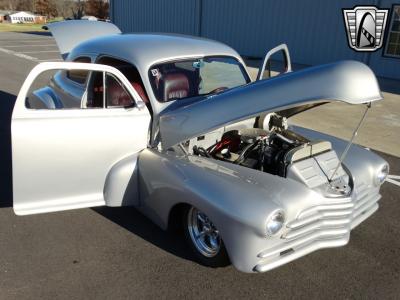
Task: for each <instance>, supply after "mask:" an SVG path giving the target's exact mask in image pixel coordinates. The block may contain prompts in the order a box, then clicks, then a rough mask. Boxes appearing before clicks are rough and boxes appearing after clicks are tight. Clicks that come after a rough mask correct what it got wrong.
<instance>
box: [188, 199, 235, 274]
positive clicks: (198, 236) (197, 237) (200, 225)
mask: <svg viewBox="0 0 400 300" xmlns="http://www.w3.org/2000/svg"><path fill="white" fill-rule="evenodd" d="M182 227H183V232H184V237H185V241H186V243H187V244H188V246H189V249H190V250H191V252H192V254H193V256H194V257H195V258H196V260H197V261H198V262H200V263H201V264H202V265H205V266H208V267H212V268H218V267H225V266H228V265H230V260H229V257H228V253H227V251H226V248H225V245H224V242H223V241H222V238H221V236H220V234H219V232H218V230H217V228H216V227H215V226H214V224H213V223H212V222H211V220H210V219H209V218H208V217H207V215H206V214H204V213H203V212H202V211H200V210H198V209H197V208H195V207H193V206H189V207H186V208H185V209H183V210H182Z"/></svg>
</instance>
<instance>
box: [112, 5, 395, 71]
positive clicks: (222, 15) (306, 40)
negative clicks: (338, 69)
mask: <svg viewBox="0 0 400 300" xmlns="http://www.w3.org/2000/svg"><path fill="white" fill-rule="evenodd" d="M399 1H400V0H399ZM392 2H393V0H381V1H379V0H376V1H371V0H370V1H365V0H351V1H348V0H347V1H346V0H335V1H319V0H302V1H295V0H280V1H276V0H130V1H128V0H111V18H112V21H113V22H114V23H115V24H116V25H117V26H118V27H120V28H121V30H122V31H124V32H146V31H148V32H176V33H184V34H191V35H201V36H204V37H209V38H212V39H215V40H218V41H222V42H224V43H226V44H228V45H230V46H232V47H233V48H234V49H236V50H237V51H238V52H239V53H240V54H241V55H244V56H252V57H262V56H263V55H264V54H265V52H266V51H267V50H268V49H270V48H272V47H274V46H276V45H278V44H280V43H286V44H288V46H289V50H290V52H291V56H292V60H293V62H295V63H298V64H305V65H314V64H321V63H327V62H332V61H336V60H341V59H356V60H360V61H363V62H365V63H369V64H370V66H371V67H372V68H373V69H374V71H375V72H376V73H377V74H378V75H380V76H384V77H391V78H398V79H400V59H393V58H385V57H382V50H379V51H377V52H374V53H368V54H367V53H359V52H355V51H354V50H352V49H350V48H349V47H348V44H347V37H346V33H345V28H344V22H343V16H342V8H351V7H353V6H356V5H376V6H379V7H382V8H390V7H391V4H392Z"/></svg>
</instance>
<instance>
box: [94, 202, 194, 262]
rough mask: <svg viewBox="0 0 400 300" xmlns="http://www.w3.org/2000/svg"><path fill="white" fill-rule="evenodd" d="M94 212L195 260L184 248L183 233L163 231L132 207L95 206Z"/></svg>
mask: <svg viewBox="0 0 400 300" xmlns="http://www.w3.org/2000/svg"><path fill="white" fill-rule="evenodd" d="M92 209H93V210H94V211H95V212H97V213H98V214H100V215H102V216H103V217H105V218H107V219H109V220H110V221H112V222H114V223H116V224H118V225H119V226H122V227H123V228H125V229H126V230H129V231H130V232H131V233H133V234H135V235H137V236H139V237H141V238H142V239H144V240H146V241H148V242H150V243H152V244H153V245H155V246H157V247H159V248H161V249H163V250H165V251H167V252H169V253H171V254H173V255H175V256H178V257H181V258H183V259H186V260H191V261H196V260H195V259H194V258H193V257H192V256H191V255H190V252H189V251H188V250H187V248H186V244H185V242H184V240H183V235H182V234H181V233H179V232H176V231H163V230H162V229H160V228H159V227H158V226H157V225H155V224H154V223H153V222H152V221H150V220H149V219H148V218H147V217H145V216H144V215H142V214H141V213H140V212H139V211H138V210H136V209H135V208H133V207H96V208H92Z"/></svg>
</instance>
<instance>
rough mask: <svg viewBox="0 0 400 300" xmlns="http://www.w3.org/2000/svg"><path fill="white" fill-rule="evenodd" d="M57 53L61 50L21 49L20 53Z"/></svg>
mask: <svg viewBox="0 0 400 300" xmlns="http://www.w3.org/2000/svg"><path fill="white" fill-rule="evenodd" d="M53 52H54V53H55V52H60V51H58V50H38V51H21V52H20V53H53Z"/></svg>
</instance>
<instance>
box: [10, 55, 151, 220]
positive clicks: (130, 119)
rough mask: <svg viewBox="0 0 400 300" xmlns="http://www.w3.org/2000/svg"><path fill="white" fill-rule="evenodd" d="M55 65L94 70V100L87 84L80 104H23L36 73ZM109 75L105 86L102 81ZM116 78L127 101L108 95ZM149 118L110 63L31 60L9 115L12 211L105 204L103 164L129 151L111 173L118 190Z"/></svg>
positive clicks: (129, 174) (128, 178) (128, 176)
mask: <svg viewBox="0 0 400 300" xmlns="http://www.w3.org/2000/svg"><path fill="white" fill-rule="evenodd" d="M56 70H62V71H72V70H79V71H85V72H88V74H94V73H96V75H101V76H97V77H99V78H103V80H102V81H101V83H100V84H101V86H97V87H95V90H96V92H97V93H98V92H99V91H101V92H102V93H103V94H100V97H98V96H99V95H97V98H96V105H88V103H91V102H90V101H89V100H90V99H89V98H90V97H91V95H90V93H89V92H87V93H85V95H84V96H83V97H82V101H84V102H85V105H80V106H79V104H78V107H76V108H68V109H67V108H62V105H59V106H58V107H54V106H48V107H46V106H44V107H43V106H41V107H39V108H34V107H32V106H31V105H27V103H29V102H28V100H29V98H30V97H31V96H32V95H33V96H35V92H33V93H30V91H31V90H32V86H34V85H35V84H34V82H35V81H36V79H37V78H39V76H40V75H41V74H43V73H44V72H49V71H51V72H54V71H56ZM90 76H91V75H90ZM110 80H112V81H113V87H112V88H111V87H109V86H108V82H111V81H110ZM116 84H119V85H120V86H119V87H118V88H119V90H118V93H125V95H124V99H125V100H126V97H129V99H130V100H131V101H132V102H131V104H130V105H128V106H126V105H125V106H123V105H120V106H118V105H114V104H115V103H114V104H113V102H112V101H114V100H115V99H113V98H112V96H110V93H111V94H112V93H114V94H115V91H116ZM109 98H110V99H109ZM125 100H124V101H125ZM60 101H61V102H62V99H61V100H60ZM92 102H93V101H92ZM149 124H150V114H149V111H148V109H147V108H146V106H145V104H144V102H143V101H142V100H141V99H140V97H139V95H138V94H137V93H136V91H135V90H134V89H133V88H132V86H131V84H130V83H129V81H128V80H127V79H126V77H125V76H124V75H123V74H122V73H121V72H120V71H118V70H117V69H115V68H113V67H110V66H106V65H97V64H86V63H71V62H46V63H42V64H39V65H37V66H36V67H35V68H34V69H33V70H32V71H31V72H30V74H29V75H28V77H27V79H26V80H25V82H24V84H23V85H22V88H21V90H20V92H19V94H18V97H17V100H16V103H15V107H14V111H13V115H12V124H11V133H12V165H13V201H14V211H15V213H16V214H17V215H26V214H35V213H41V212H50V211H60V210H66V209H74V208H82V207H92V206H99V205H105V204H106V203H107V204H108V201H107V197H110V195H108V193H110V190H109V189H107V184H108V183H107V182H108V181H110V178H109V177H110V170H113V168H114V169H115V166H116V165H117V166H119V165H120V164H118V163H119V162H121V161H126V160H127V159H129V160H128V168H125V169H123V170H122V173H124V172H125V173H124V176H125V177H124V180H125V183H121V182H120V181H121V180H115V178H114V180H113V181H114V183H116V184H118V185H119V186H118V189H119V192H120V194H121V195H124V192H125V190H124V189H125V188H126V186H127V185H128V183H129V184H130V185H132V180H133V181H135V179H134V178H135V177H134V176H133V172H134V171H135V168H136V159H137V156H138V153H139V151H141V150H142V149H144V148H146V146H147V140H148V130H149ZM124 166H125V165H124ZM116 181H118V182H116ZM122 181H123V180H122ZM133 183H134V184H136V185H137V182H133ZM130 196H132V194H130ZM133 196H135V195H133ZM136 197H137V195H136ZM119 203H120V204H118V201H116V202H114V203H113V204H114V205H122V200H121V201H120V202H119Z"/></svg>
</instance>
